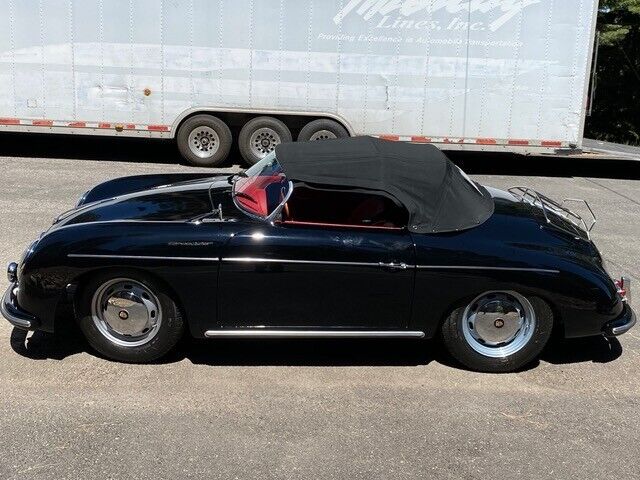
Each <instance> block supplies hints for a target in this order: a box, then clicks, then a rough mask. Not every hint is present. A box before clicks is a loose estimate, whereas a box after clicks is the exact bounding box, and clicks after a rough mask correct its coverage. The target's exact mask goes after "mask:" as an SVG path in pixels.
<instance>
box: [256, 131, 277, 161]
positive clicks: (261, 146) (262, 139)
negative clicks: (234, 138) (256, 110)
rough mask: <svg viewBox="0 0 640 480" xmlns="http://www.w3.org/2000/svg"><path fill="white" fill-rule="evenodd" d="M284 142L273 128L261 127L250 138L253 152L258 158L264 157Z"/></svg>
mask: <svg viewBox="0 0 640 480" xmlns="http://www.w3.org/2000/svg"><path fill="white" fill-rule="evenodd" d="M280 143H282V139H281V138H280V135H278V133H277V132H276V131H275V130H272V129H271V128H259V129H257V130H256V131H255V132H253V134H252V135H251V137H250V138H249V148H250V149H251V153H252V154H253V155H255V156H256V157H258V158H264V157H266V156H267V155H268V154H270V153H271V152H273V151H274V150H275V149H276V145H279V144H280Z"/></svg>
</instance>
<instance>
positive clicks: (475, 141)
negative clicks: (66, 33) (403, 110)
mask: <svg viewBox="0 0 640 480" xmlns="http://www.w3.org/2000/svg"><path fill="white" fill-rule="evenodd" d="M372 137H376V138H381V139H383V140H392V141H396V142H411V143H450V144H451V143H455V144H464V145H470V144H471V145H496V146H505V145H508V146H519V147H546V148H561V147H567V148H568V147H569V144H568V142H561V141H559V140H525V139H518V138H510V139H498V138H452V137H426V136H423V135H392V134H385V133H382V134H379V135H372Z"/></svg>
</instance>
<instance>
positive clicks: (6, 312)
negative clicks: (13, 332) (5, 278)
mask: <svg viewBox="0 0 640 480" xmlns="http://www.w3.org/2000/svg"><path fill="white" fill-rule="evenodd" d="M17 290H18V285H17V284H15V283H12V284H11V285H9V288H8V289H7V291H6V292H5V294H4V297H3V298H2V303H0V311H1V312H2V316H3V317H4V318H6V319H7V320H9V323H11V324H12V325H14V326H16V327H19V328H26V329H30V328H35V327H36V326H37V324H38V320H37V319H36V317H34V316H33V315H31V314H30V313H27V312H25V311H24V310H22V309H21V308H20V307H19V306H18V301H17V298H16V292H17Z"/></svg>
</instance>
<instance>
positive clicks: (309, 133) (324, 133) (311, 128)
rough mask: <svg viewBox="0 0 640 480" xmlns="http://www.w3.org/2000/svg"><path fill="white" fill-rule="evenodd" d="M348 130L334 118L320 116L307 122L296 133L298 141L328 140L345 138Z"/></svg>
mask: <svg viewBox="0 0 640 480" xmlns="http://www.w3.org/2000/svg"><path fill="white" fill-rule="evenodd" d="M348 136H349V132H347V130H346V129H345V128H344V127H343V126H342V125H340V124H339V123H338V122H336V121H334V120H328V119H326V118H320V119H318V120H313V121H311V122H309V123H307V124H306V125H305V126H304V127H302V130H300V134H299V135H298V141H299V142H314V141H316V140H328V139H332V138H345V137H348Z"/></svg>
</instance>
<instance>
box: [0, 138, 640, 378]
mask: <svg viewBox="0 0 640 480" xmlns="http://www.w3.org/2000/svg"><path fill="white" fill-rule="evenodd" d="M358 141H362V140H360V139H351V140H341V141H335V142H327V144H329V145H330V147H324V148H333V149H335V151H341V150H342V149H343V146H344V145H348V146H353V142H358ZM371 141H372V142H373V140H371ZM349 142H351V143H349ZM334 144H335V145H334ZM375 145H376V146H377V145H378V144H377V143H376V144H375ZM361 147H362V145H361V144H356V148H361ZM411 147H414V146H411ZM416 147H417V146H416ZM419 147H420V148H422V147H425V148H427V147H426V146H419ZM295 148H301V147H295ZM304 148H306V149H309V148H314V147H310V146H306V147H304ZM385 148H395V147H387V146H386V145H385ZM424 151H426V150H424ZM412 152H414V150H412ZM415 152H418V154H420V155H423V150H419V151H418V150H415ZM428 152H429V155H442V154H441V153H440V152H439V151H438V153H437V154H435V153H433V152H432V151H431V150H428ZM286 153H287V155H288V156H292V155H293V156H295V155H297V154H298V150H293V151H291V150H289V151H287V152H286ZM303 153H304V154H308V150H303ZM276 155H279V153H278V150H277V151H276ZM438 161H442V160H441V159H438ZM449 163H450V162H448V160H446V165H447V168H457V167H455V166H448V164H449ZM451 165H452V164H451ZM284 171H285V173H287V168H286V164H285V168H284ZM456 175H458V174H457V173H456ZM460 175H463V174H462V172H460ZM463 178H464V179H465V181H468V182H469V184H471V186H472V187H473V188H475V189H477V190H478V192H479V193H480V195H481V196H482V200H481V201H483V202H490V212H488V215H486V218H483V219H482V221H480V220H478V222H477V225H475V226H464V228H459V229H456V228H454V229H450V230H447V231H435V232H429V231H421V232H419V233H416V232H414V231H412V228H411V226H410V225H409V223H410V222H409V220H408V218H407V213H406V211H403V210H404V206H403V205H402V203H401V202H399V201H398V200H397V198H396V197H397V196H396V195H393V194H388V192H386V193H387V194H385V192H384V191H378V190H376V189H373V188H363V187H362V186H353V185H347V184H348V183H349V181H346V182H344V183H345V184H343V185H341V184H338V185H336V184H335V182H334V184H333V185H328V184H327V183H328V182H329V181H325V183H324V184H314V183H313V182H308V180H307V181H306V183H305V182H301V183H300V184H299V185H298V184H296V182H295V181H293V182H291V185H290V190H291V191H289V190H287V191H286V192H285V189H286V188H289V186H288V185H287V186H285V187H282V188H281V191H280V194H283V193H286V196H287V197H289V198H287V199H284V198H283V199H281V200H284V203H285V204H286V203H287V200H288V201H289V202H290V203H291V201H292V200H293V198H291V195H292V192H295V191H296V189H298V188H299V186H300V192H302V191H303V190H304V191H305V192H306V194H307V195H308V197H309V198H306V199H305V197H304V195H303V194H302V193H301V194H300V195H301V196H300V195H299V196H300V198H301V199H300V200H298V202H299V204H300V205H302V204H304V202H305V201H306V202H307V204H306V205H307V207H305V209H306V210H305V211H307V212H312V213H309V214H308V215H311V216H313V212H314V211H316V210H318V211H319V210H323V209H324V210H323V212H325V213H324V215H325V216H326V215H328V214H327V213H326V212H327V211H328V212H330V213H329V216H331V215H333V217H332V218H338V217H339V216H340V215H339V214H340V212H341V209H343V208H344V209H345V210H349V211H350V212H351V211H354V210H356V209H357V208H360V207H361V205H362V204H358V201H359V200H358V199H359V198H360V197H359V196H363V197H362V198H365V199H366V196H367V195H374V196H376V198H377V199H376V201H375V202H373V203H372V204H374V210H375V208H377V210H376V211H377V212H380V211H382V210H384V211H385V212H387V213H385V215H388V216H389V215H390V216H391V217H393V216H394V215H395V218H394V220H393V221H392V222H388V221H387V220H388V219H385V220H384V221H382V222H378V223H377V224H375V225H374V224H373V223H371V220H369V219H366V218H362V219H360V220H361V221H359V224H355V223H354V222H351V223H350V224H347V222H345V221H344V220H340V219H339V220H340V221H338V220H335V223H333V222H331V221H322V222H313V221H305V220H304V219H303V220H299V221H296V220H291V221H287V219H286V218H285V214H284V212H282V211H281V209H282V205H280V206H279V207H278V208H276V209H274V212H269V213H275V215H274V216H271V217H270V218H263V217H267V216H266V215H265V216H263V217H261V215H255V214H252V212H251V211H248V210H247V209H246V208H245V207H244V206H243V205H242V204H241V203H239V201H238V200H242V198H241V197H237V196H236V195H233V193H234V188H237V185H236V184H237V182H238V181H243V180H246V177H244V176H242V175H241V176H236V177H235V178H233V179H230V178H228V177H226V176H225V177H211V176H209V175H207V174H200V173H199V174H168V175H145V176H137V177H127V178H120V179H116V180H112V181H109V182H106V183H103V184H101V185H98V186H97V187H95V188H93V189H92V190H90V191H89V192H87V193H86V194H85V195H84V196H83V198H82V199H81V201H80V202H79V204H78V206H77V207H76V208H75V209H73V210H71V211H70V212H67V213H66V214H63V215H61V216H60V217H59V218H58V219H56V221H55V222H54V224H53V225H52V226H51V227H50V228H49V230H47V231H46V232H44V233H43V234H42V235H41V237H40V238H39V239H38V240H37V241H35V242H34V243H33V244H32V245H31V246H30V247H29V248H28V249H27V251H26V252H25V254H24V255H23V257H22V259H20V261H19V262H18V264H17V265H16V264H13V265H12V266H10V272H9V278H10V280H11V282H12V284H11V286H10V288H9V289H8V291H7V293H6V295H5V297H4V301H3V303H2V312H3V314H4V315H5V317H7V318H8V319H9V321H11V322H12V323H13V324H14V325H16V326H18V327H21V328H29V329H38V330H43V331H47V332H53V331H54V330H55V328H56V323H57V322H60V321H69V319H68V317H64V316H63V315H62V314H61V312H63V311H64V310H65V307H66V306H69V305H72V306H74V307H75V308H76V312H78V310H79V309H81V308H82V307H81V306H80V307H79V305H78V302H82V294H81V293H80V292H83V291H84V290H85V287H86V286H87V285H88V284H91V281H92V278H94V277H95V276H96V275H102V276H105V275H106V276H107V277H108V276H109V275H112V276H115V277H117V276H119V275H121V273H120V272H126V275H124V278H131V276H133V277H134V278H135V276H136V275H138V274H139V275H140V276H141V280H140V282H141V283H142V284H144V285H153V286H154V287H155V288H157V290H158V291H161V292H163V295H164V294H166V296H167V297H169V298H170V299H171V300H172V302H173V304H174V305H175V308H176V312H177V311H179V312H180V316H181V321H183V322H184V324H185V328H188V331H189V332H190V334H191V335H192V336H193V337H198V338H205V337H222V336H264V337H279V336H364V337H367V336H387V337H426V338H432V337H434V336H436V335H437V334H438V333H439V332H441V331H442V330H443V328H444V327H443V322H445V321H446V320H447V319H448V318H450V317H451V316H452V315H454V316H455V315H457V317H456V318H458V317H460V318H462V320H455V322H458V323H455V322H454V323H455V324H454V323H451V325H450V331H449V334H447V333H446V331H445V332H444V335H445V337H447V336H448V340H447V341H448V342H454V341H460V338H463V337H464V335H463V333H464V332H463V331H462V330H460V329H461V328H463V327H464V325H462V326H461V327H460V326H459V327H456V326H455V325H459V324H460V321H461V322H462V324H464V322H465V321H466V320H465V319H466V318H470V317H471V316H474V315H475V318H476V319H481V318H489V317H488V316H487V315H492V316H491V317H490V318H491V321H492V323H491V324H488V323H486V322H485V324H481V323H478V324H477V327H478V328H480V326H483V327H484V328H485V329H486V328H488V327H491V325H493V327H495V329H496V330H495V332H499V331H500V330H498V329H499V328H504V327H503V326H504V324H505V322H506V323H507V326H508V325H510V323H509V322H515V323H513V325H516V324H517V325H520V326H522V325H524V323H522V322H523V320H517V319H516V320H513V319H511V318H512V317H505V318H501V317H500V316H499V315H498V314H497V313H496V311H497V312H498V313H500V312H502V313H503V314H504V315H509V312H508V311H505V305H507V308H506V309H507V310H513V311H514V312H515V313H513V312H512V315H515V316H514V317H513V318H516V317H517V316H518V315H520V317H518V318H521V319H524V318H525V317H526V312H525V310H526V308H524V307H523V305H524V306H525V307H526V305H525V302H526V303H527V304H529V302H528V301H527V300H526V298H533V299H536V300H535V301H532V302H530V305H531V306H533V307H535V308H536V318H537V323H536V328H538V324H541V323H544V322H542V321H541V320H540V319H541V318H543V317H544V316H545V315H546V316H548V317H549V318H550V320H549V321H548V322H547V323H545V325H544V327H545V329H546V330H549V332H546V331H542V332H537V333H535V332H534V333H535V335H534V336H536V335H538V334H540V335H541V336H540V338H539V340H540V341H539V342H538V343H540V342H542V346H544V343H545V342H546V338H548V334H549V333H550V329H551V325H553V326H554V328H557V329H558V331H560V332H561V333H562V334H563V335H564V336H566V337H581V336H589V335H601V334H605V335H617V334H620V333H623V332H625V331H626V330H628V329H629V328H631V326H632V325H633V323H634V322H635V317H634V315H633V312H632V311H631V309H630V307H629V305H628V302H626V301H625V299H624V298H623V297H624V294H625V292H624V291H623V286H622V285H621V284H620V282H618V283H616V282H614V280H612V279H611V278H610V276H609V274H608V273H607V271H606V270H605V267H604V266H603V261H602V258H601V256H600V253H599V252H598V249H597V248H596V247H595V245H594V244H593V242H592V241H591V240H590V239H589V238H588V233H587V232H586V231H585V229H581V228H578V227H577V226H576V225H575V224H574V223H572V222H570V219H568V218H567V216H566V215H562V214H561V213H562V211H561V210H559V209H558V208H556V207H555V206H554V205H557V204H549V203H547V200H548V199H543V198H541V197H539V196H538V194H537V192H534V193H532V191H530V190H526V189H523V190H518V191H515V193H509V192H504V191H500V190H496V189H492V188H484V187H481V186H479V185H477V184H475V183H474V182H471V180H468V179H466V177H463ZM284 181H285V180H283V182H284ZM289 181H290V179H287V180H286V182H289ZM458 181H459V180H458ZM356 183H357V182H356ZM282 185H285V184H284V183H283V184H282ZM465 188H466V187H465ZM314 191H315V192H316V193H314ZM317 191H322V192H323V193H322V195H324V196H322V195H320V196H319V197H318V196H317V195H316V194H317ZM294 195H295V194H294ZM314 195H316V196H314ZM318 195H319V194H318ZM530 197H532V198H533V200H531V198H530ZM354 198H355V200H354ZM478 198H480V197H478ZM314 199H316V201H314ZM317 199H322V201H320V202H319V203H318V201H317ZM538 200H540V202H538ZM247 201H248V200H247ZM367 201H368V200H367ZM314 202H315V203H314ZM376 202H377V203H376ZM319 204H321V205H320V206H318V205H319ZM292 205H295V203H294V204H292ZM354 205H356V206H355V207H354ZM375 205H377V207H375ZM390 211H393V212H394V213H388V212H390ZM254 213H255V212H254ZM265 213H266V212H265ZM316 215H319V214H317V212H316ZM443 215H446V208H445V210H444V213H443ZM480 216H482V215H480ZM474 218H475V217H474ZM478 218H479V217H478ZM394 222H395V223H394ZM398 223H404V225H399V224H398ZM94 288H95V287H94ZM122 288H124V287H122ZM149 288H151V287H149ZM627 288H628V285H627ZM150 291H153V290H150ZM487 292H488V293H487ZM491 292H496V293H491ZM504 292H506V293H504ZM131 295H133V294H131ZM131 295H130V296H131ZM140 295H143V296H145V295H147V294H146V293H144V292H142V293H140ZM480 295H485V296H484V297H479V296H480ZM496 295H497V296H498V297H496ZM504 295H506V296H507V297H510V298H509V299H508V301H507V300H504V298H506V297H504ZM87 298H89V297H87ZM132 298H133V297H132ZM496 298H497V299H496ZM519 299H523V300H522V301H519ZM88 301H89V302H90V301H91V299H89V300H88ZM94 301H95V298H94ZM474 301H475V302H476V305H475V306H474V305H472V303H473V302H474ZM478 302H480V303H482V304H483V305H488V306H487V307H486V308H485V307H483V308H485V310H483V311H482V312H479V313H477V314H474V313H473V312H472V311H471V313H468V312H469V309H470V308H471V309H473V308H479V307H478V306H477V303H478ZM505 302H506V303H505ZM536 302H540V305H543V307H540V308H542V310H540V308H539V307H538V306H537V305H538V304H537V303H536ZM112 303H113V302H112ZM116 303H117V302H116ZM120 303H122V302H120ZM159 303H160V302H158V305H159ZM513 305H515V307H513ZM518 305H519V306H518ZM465 306H466V307H465ZM125 307H126V306H125ZM125 307H123V310H121V311H120V312H119V313H118V314H119V315H120V316H121V317H120V318H121V319H125V315H128V314H129V312H127V311H126V308H125ZM533 307H532V308H533ZM87 308H88V307H87ZM96 308H98V309H99V308H100V307H99V306H98V307H96ZM104 308H107V307H104ZM109 308H110V307H109ZM465 308H466V310H465ZM463 310H464V311H466V312H467V313H466V314H464V315H463V314H462V313H461V312H462V311H463ZM149 311H150V310H149ZM123 312H124V313H123ZM523 312H524V313H523ZM541 312H542V313H541ZM145 315H146V314H145ZM465 315H466V316H465ZM79 316H81V315H79ZM146 321H147V322H148V323H149V322H151V323H153V322H152V321H151V320H149V318H147V319H146ZM478 321H480V320H478ZM487 325H488V327H487ZM470 327H473V326H472V325H471V322H468V325H467V326H466V327H464V328H466V329H467V330H468V328H470ZM514 328H515V327H514ZM451 329H452V330H451ZM531 329H532V330H534V328H533V327H531ZM543 330H544V329H543ZM465 332H466V333H465V335H467V336H468V335H469V334H471V335H472V336H473V335H476V334H477V332H474V331H471V332H470V333H469V332H468V331H466V330H465ZM495 332H494V333H495ZM490 336H491V333H487V335H486V337H487V338H488V337H490ZM454 337H455V338H454ZM470 338H471V337H470ZM495 338H496V341H497V340H499V339H502V340H504V339H505V338H506V337H500V336H499V335H498V336H497V337H495ZM90 340H91V339H90ZM445 340H446V338H445ZM543 340H544V341H543ZM483 343H484V344H486V345H491V347H492V348H494V350H495V348H501V347H500V345H499V344H496V345H495V346H494V345H493V343H495V342H493V343H492V342H487V341H486V338H485V339H480V341H479V343H478V345H480V347H482V344H483ZM498 343H499V342H498ZM503 343H504V342H503ZM534 343H535V342H534ZM94 346H96V345H94ZM97 348H98V349H99V350H101V351H102V352H103V353H105V354H106V355H109V356H111V357H113V358H117V359H120V360H125V361H138V360H139V361H144V360H149V359H152V358H150V357H144V356H143V357H141V358H138V357H135V356H134V357H127V356H126V355H125V356H122V355H118V354H117V353H113V352H111V351H108V350H107V349H106V348H103V349H100V346H97ZM125 348H126V347H125ZM465 348H466V347H465ZM540 349H541V347H540ZM105 350H106V351H105ZM450 350H451V348H450ZM453 350H454V351H452V353H453V354H454V356H456V357H457V358H458V359H459V360H461V361H462V362H463V363H465V364H467V366H470V367H471V368H478V369H482V370H489V371H501V370H502V371H504V370H512V369H513V368H517V367H519V366H521V364H522V363H523V362H528V361H530V360H531V358H529V357H532V356H534V355H532V353H531V352H528V353H527V354H526V355H525V354H522V355H523V356H522V358H515V357H514V356H512V355H502V356H500V355H498V356H497V357H494V358H491V359H489V360H487V362H486V364H485V363H482V361H481V360H482V358H480V357H478V358H477V359H476V358H475V357H474V356H473V355H476V354H478V352H477V351H475V350H474V351H473V352H471V351H470V350H469V352H471V353H469V352H467V353H468V354H465V351H466V350H465V351H463V352H462V353H461V352H457V354H456V351H455V348H454V349H453ZM467 350H468V348H467ZM492 351H493V350H492ZM534 351H535V353H539V349H538V348H537V347H536V348H535V349H534V350H532V352H534ZM156 356H157V355H156ZM516 357H517V355H516ZM476 360H480V361H476Z"/></svg>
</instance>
